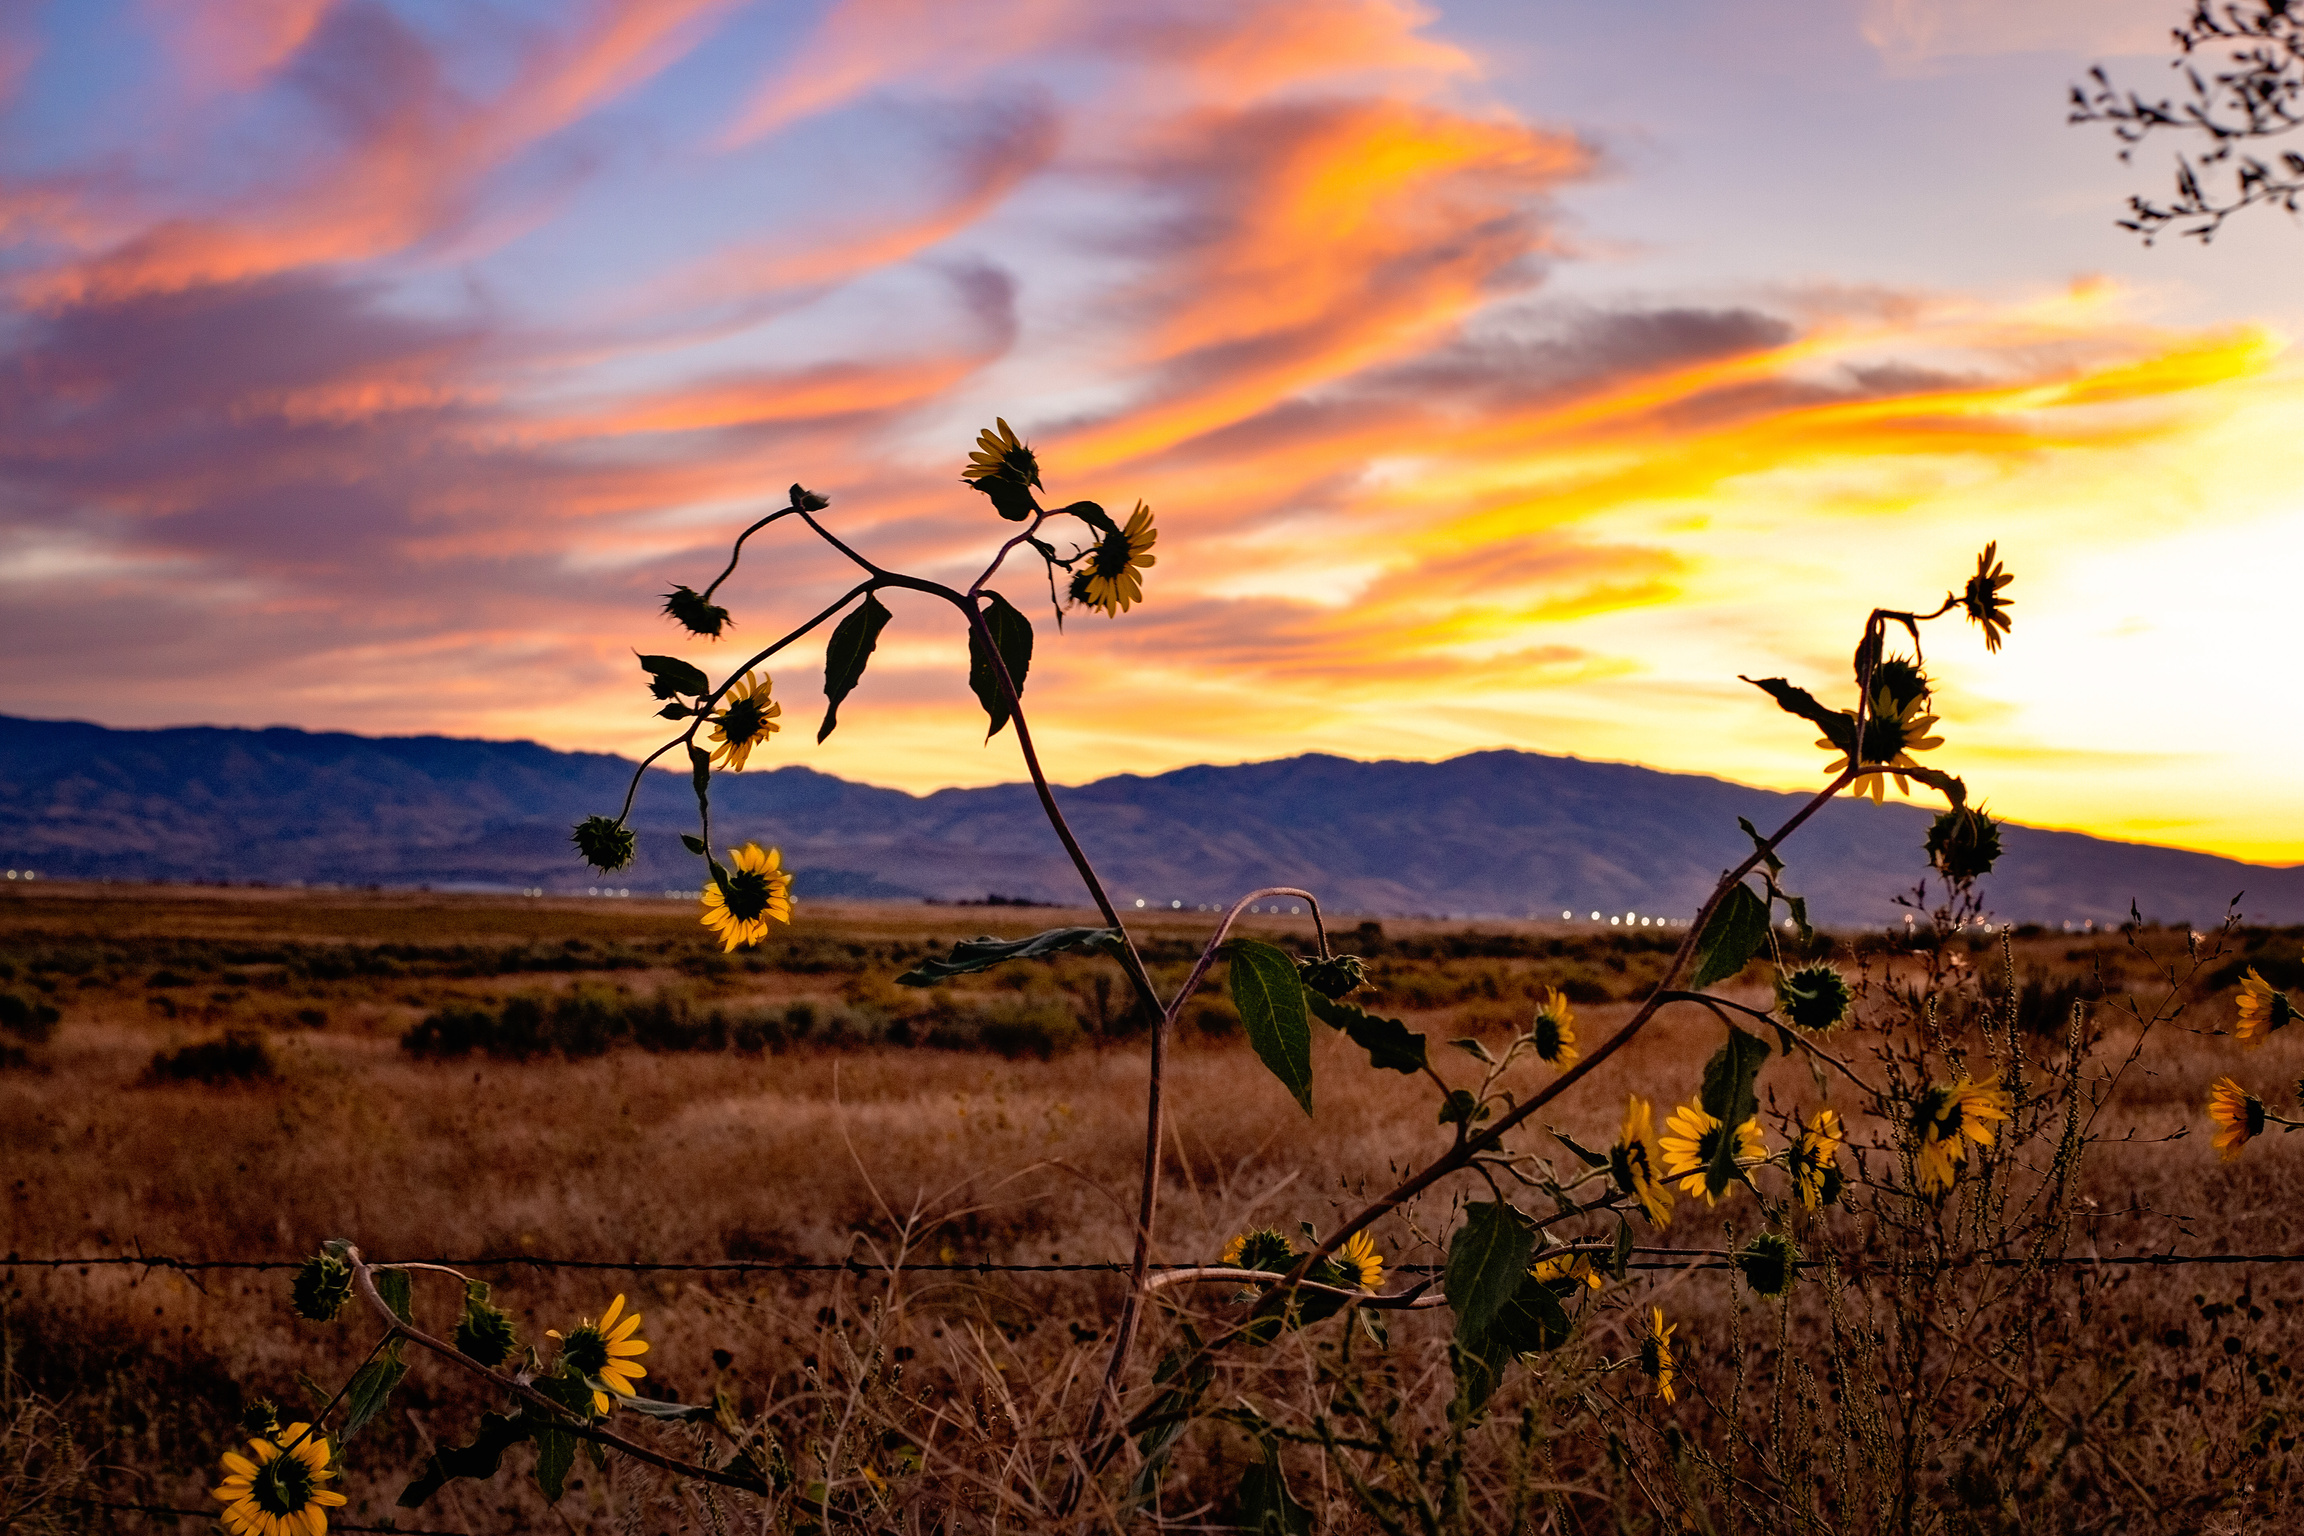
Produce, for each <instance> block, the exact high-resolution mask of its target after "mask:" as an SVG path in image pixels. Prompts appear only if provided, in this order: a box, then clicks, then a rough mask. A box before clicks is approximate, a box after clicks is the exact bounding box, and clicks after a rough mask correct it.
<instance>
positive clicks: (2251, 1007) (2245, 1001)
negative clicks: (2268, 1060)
mask: <svg viewBox="0 0 2304 1536" xmlns="http://www.w3.org/2000/svg"><path fill="white" fill-rule="evenodd" d="M2232 1006H2233V1008H2234V1010H2235V1011H2237V1012H2238V1014H2239V1016H2240V1018H2239V1022H2238V1023H2236V1024H2235V1025H2233V1027H2232V1033H2234V1034H2235V1035H2238V1036H2239V1037H2240V1038H2241V1039H2242V1040H2245V1041H2247V1042H2248V1044H2249V1045H2251V1046H2258V1045H2262V1044H2263V1043H2264V1037H2265V1036H2266V1035H2268V1034H2270V1033H2272V1031H2274V1030H2276V1029H2286V1028H2287V1027H2288V1026H2289V1025H2290V1024H2291V1023H2293V1022H2294V1021H2295V1018H2296V1005H2295V1004H2294V1003H2293V1002H2291V1001H2290V1000H2289V997H2288V994H2287V993H2285V992H2283V991H2281V990H2280V989H2279V988H2277V987H2275V986H2273V985H2272V983H2270V982H2268V981H2266V980H2265V979H2264V978H2263V977H2262V976H2259V975H2258V974H2256V967H2254V966H2250V967H2248V974H2247V975H2246V976H2243V977H2242V978H2241V979H2240V995H2239V997H2237V998H2235V999H2234V1000H2233V1003H2232Z"/></svg>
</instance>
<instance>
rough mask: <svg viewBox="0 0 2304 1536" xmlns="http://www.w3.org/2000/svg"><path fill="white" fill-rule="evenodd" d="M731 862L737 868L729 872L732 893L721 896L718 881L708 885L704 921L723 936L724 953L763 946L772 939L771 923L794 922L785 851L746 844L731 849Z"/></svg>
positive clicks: (721, 945)
mask: <svg viewBox="0 0 2304 1536" xmlns="http://www.w3.org/2000/svg"><path fill="white" fill-rule="evenodd" d="M728 862H729V863H730V864H733V865H734V866H735V868H733V869H731V870H729V871H728V892H727V894H726V895H722V894H721V892H720V882H719V881H717V880H714V881H711V882H709V883H708V884H706V885H705V887H704V916H703V917H702V918H701V919H700V921H701V922H702V923H703V924H704V926H705V927H707V928H709V929H711V930H712V931H713V932H715V933H717V934H719V935H720V947H721V948H722V949H724V950H726V949H735V948H737V947H738V946H739V945H744V944H757V943H759V942H760V941H761V940H762V939H764V938H766V937H768V924H769V922H770V921H771V920H773V921H776V922H779V923H789V922H790V921H792V875H791V872H790V871H789V870H787V869H785V868H784V867H783V863H784V850H783V849H781V848H770V849H767V850H765V851H763V850H762V849H761V847H760V845H759V844H758V843H746V844H745V845H744V846H743V847H741V848H731V849H729V850H728Z"/></svg>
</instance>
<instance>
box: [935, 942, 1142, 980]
mask: <svg viewBox="0 0 2304 1536" xmlns="http://www.w3.org/2000/svg"><path fill="white" fill-rule="evenodd" d="M1120 948H1121V938H1120V930H1119V929H1117V928H1050V929H1048V930H1047V931H1045V932H1043V933H1035V934H1033V935H1032V936H1031V937H1030V938H1027V939H995V938H981V939H962V940H961V941H960V942H959V943H957V944H955V945H953V946H952V948H951V950H950V951H949V952H947V953H945V954H941V955H931V956H929V957H928V958H927V959H925V960H923V961H921V962H920V963H919V964H918V965H916V966H914V967H912V969H910V970H908V971H906V972H905V973H904V974H903V975H901V976H899V977H897V978H896V982H897V985H899V986H905V987H932V986H935V985H936V984H937V983H938V982H940V981H950V980H951V979H952V978H953V977H955V976H967V975H971V974H973V973H975V972H977V971H988V970H990V969H991V968H992V967H994V966H996V965H1003V964H1005V963H1007V962H1008V961H1010V960H1038V959H1042V958H1044V957H1045V956H1048V955H1055V954H1061V953H1063V952H1064V951H1065V950H1068V949H1087V950H1097V949H1103V950H1110V951H1111V952H1113V953H1115V954H1117V953H1119V951H1120Z"/></svg>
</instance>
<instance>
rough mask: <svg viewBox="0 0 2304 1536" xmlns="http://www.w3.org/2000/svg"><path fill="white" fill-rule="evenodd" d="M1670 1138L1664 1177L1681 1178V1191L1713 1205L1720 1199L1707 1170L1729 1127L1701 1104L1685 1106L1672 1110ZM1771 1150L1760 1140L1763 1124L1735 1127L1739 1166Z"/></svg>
mask: <svg viewBox="0 0 2304 1536" xmlns="http://www.w3.org/2000/svg"><path fill="white" fill-rule="evenodd" d="M1664 1128H1665V1130H1666V1131H1668V1132H1670V1133H1671V1134H1669V1135H1667V1136H1666V1137H1665V1138H1664V1140H1663V1142H1662V1146H1663V1148H1664V1177H1666V1178H1668V1179H1678V1180H1679V1181H1680V1187H1681V1189H1683V1190H1685V1191H1686V1192H1687V1193H1689V1194H1691V1195H1702V1196H1703V1197H1704V1203H1705V1204H1706V1205H1710V1204H1712V1203H1713V1201H1714V1200H1715V1199H1716V1198H1717V1197H1716V1196H1714V1195H1713V1193H1712V1187H1711V1184H1710V1182H1709V1181H1708V1180H1707V1179H1706V1177H1705V1170H1706V1169H1708V1168H1710V1167H1711V1166H1712V1159H1713V1157H1714V1156H1715V1155H1717V1154H1718V1152H1719V1151H1720V1138H1721V1137H1722V1136H1724V1135H1726V1134H1727V1127H1725V1126H1723V1125H1722V1124H1721V1123H1720V1122H1719V1121H1718V1120H1716V1119H1714V1118H1713V1117H1712V1115H1711V1113H1710V1112H1709V1111H1707V1110H1706V1109H1705V1108H1704V1106H1703V1105H1701V1104H1683V1105H1681V1106H1680V1107H1679V1108H1678V1109H1676V1110H1674V1111H1672V1118H1671V1120H1670V1121H1669V1122H1668V1123H1667V1124H1666V1125H1665V1127H1664ZM1767 1152H1768V1149H1767V1148H1766V1147H1765V1146H1764V1145H1763V1144H1762V1143H1761V1140H1760V1122H1759V1121H1758V1120H1757V1119H1753V1120H1747V1121H1745V1122H1744V1123H1743V1124H1742V1125H1740V1126H1738V1127H1736V1146H1735V1149H1734V1154H1733V1155H1734V1156H1735V1158H1736V1160H1737V1161H1738V1162H1739V1163H1746V1162H1755V1161H1757V1160H1759V1159H1760V1158H1763V1157H1765V1156H1767Z"/></svg>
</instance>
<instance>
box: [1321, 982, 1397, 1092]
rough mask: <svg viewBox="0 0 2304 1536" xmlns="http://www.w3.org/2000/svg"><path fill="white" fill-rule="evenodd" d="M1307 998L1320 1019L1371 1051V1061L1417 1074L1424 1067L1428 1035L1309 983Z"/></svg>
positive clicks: (1365, 1049) (1379, 1065)
mask: <svg viewBox="0 0 2304 1536" xmlns="http://www.w3.org/2000/svg"><path fill="white" fill-rule="evenodd" d="M1304 1001H1305V1002H1307V1003H1309V1004H1311V1005H1312V1011H1313V1012H1314V1013H1315V1014H1317V1015H1319V1018H1320V1022H1321V1023H1323V1024H1325V1025H1327V1026H1328V1027H1329V1028H1330V1029H1340V1030H1342V1031H1344V1033H1345V1035H1346V1036H1348V1037H1349V1038H1350V1039H1351V1041H1352V1043H1353V1044H1354V1045H1356V1046H1358V1047H1360V1049H1362V1050H1364V1051H1366V1052H1367V1053H1368V1065H1370V1066H1372V1067H1376V1068H1379V1069H1380V1070H1383V1071H1386V1072H1405V1073H1409V1074H1414V1073H1417V1072H1421V1071H1423V1070H1424V1063H1425V1059H1426V1058H1425V1054H1424V1037H1423V1036H1422V1035H1420V1034H1417V1033H1416V1032H1415V1031H1414V1030H1412V1029H1410V1028H1409V1027H1408V1026H1407V1025H1405V1024H1403V1023H1401V1022H1400V1021H1399V1020H1398V1019H1387V1018H1383V1017H1381V1016H1379V1015H1377V1014H1373V1013H1370V1012H1369V1011H1368V1010H1367V1009H1365V1008H1362V1007H1359V1006H1357V1005H1356V1004H1353V1003H1347V1002H1343V1001H1341V1000H1339V999H1337V998H1332V997H1323V996H1322V995H1321V994H1319V993H1318V992H1315V991H1313V990H1312V989H1311V988H1309V987H1307V988H1305V990H1304Z"/></svg>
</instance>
